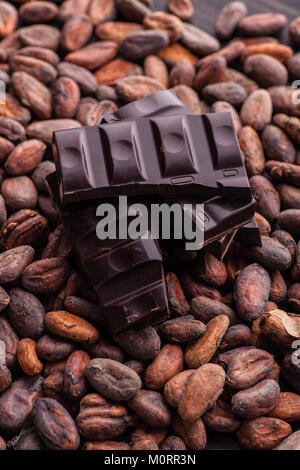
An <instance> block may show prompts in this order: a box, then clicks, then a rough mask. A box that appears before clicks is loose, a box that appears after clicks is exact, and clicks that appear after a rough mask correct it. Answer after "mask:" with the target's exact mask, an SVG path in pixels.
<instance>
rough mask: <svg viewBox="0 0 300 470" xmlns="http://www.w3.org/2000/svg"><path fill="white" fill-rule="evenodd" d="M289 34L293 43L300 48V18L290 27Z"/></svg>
mask: <svg viewBox="0 0 300 470" xmlns="http://www.w3.org/2000/svg"><path fill="white" fill-rule="evenodd" d="M289 34H290V38H291V41H292V42H293V44H295V46H296V47H298V48H299V47H300V17H299V16H298V18H295V19H294V20H293V21H292V22H291V23H290V26H289Z"/></svg>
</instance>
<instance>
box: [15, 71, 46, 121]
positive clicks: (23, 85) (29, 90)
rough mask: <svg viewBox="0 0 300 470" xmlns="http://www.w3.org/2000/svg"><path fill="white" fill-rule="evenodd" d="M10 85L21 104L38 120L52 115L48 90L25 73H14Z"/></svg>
mask: <svg viewBox="0 0 300 470" xmlns="http://www.w3.org/2000/svg"><path fill="white" fill-rule="evenodd" d="M11 79H12V85H13V87H14V90H15V92H16V94H17V95H18V97H19V99H20V101H21V103H22V104H23V105H24V106H27V107H28V108H29V109H31V110H32V112H33V113H34V114H35V115H36V116H37V117H38V118H40V119H49V118H51V115H52V97H51V92H50V91H49V89H48V88H47V87H46V86H45V85H44V84H43V83H42V82H40V81H39V80H37V79H36V78H34V77H32V76H31V75H29V74H28V73H26V72H14V73H13V74H12V77H11Z"/></svg>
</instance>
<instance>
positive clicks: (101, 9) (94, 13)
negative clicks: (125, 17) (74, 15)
mask: <svg viewBox="0 0 300 470" xmlns="http://www.w3.org/2000/svg"><path fill="white" fill-rule="evenodd" d="M88 13H89V17H90V18H91V20H92V23H93V24H94V25H95V26H96V25H97V24H99V23H102V22H103V21H107V20H109V19H114V18H115V16H116V5H115V2H114V0H92V1H91V3H90V5H89V9H88Z"/></svg>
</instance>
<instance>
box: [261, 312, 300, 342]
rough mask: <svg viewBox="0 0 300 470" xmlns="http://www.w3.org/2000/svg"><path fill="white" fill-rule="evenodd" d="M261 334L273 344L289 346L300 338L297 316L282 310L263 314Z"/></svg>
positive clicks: (299, 322)
mask: <svg viewBox="0 0 300 470" xmlns="http://www.w3.org/2000/svg"><path fill="white" fill-rule="evenodd" d="M260 328H261V332H262V333H263V334H264V335H266V336H267V337H268V338H270V339H271V340H272V341H274V342H275V343H279V344H282V345H284V346H289V347H290V346H291V345H292V343H293V341H295V340H297V339H299V337H300V330H299V328H300V321H299V316H298V315H293V314H291V313H286V312H284V311H283V310H278V309H275V310H271V311H269V312H267V313H264V314H263V315H262V318H261V322H260Z"/></svg>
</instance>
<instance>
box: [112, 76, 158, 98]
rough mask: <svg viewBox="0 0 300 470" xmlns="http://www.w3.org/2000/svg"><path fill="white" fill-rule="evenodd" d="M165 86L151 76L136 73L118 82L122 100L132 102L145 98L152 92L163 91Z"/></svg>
mask: <svg viewBox="0 0 300 470" xmlns="http://www.w3.org/2000/svg"><path fill="white" fill-rule="evenodd" d="M163 89H164V86H163V85H162V84H161V83H160V82H158V81H157V80H155V79H154V78H151V77H145V76H142V75H136V76H132V77H125V78H123V79H122V80H118V82H117V83H116V92H117V94H118V97H119V98H120V100H122V101H124V102H125V103H130V102H131V101H135V100H138V99H141V98H145V97H146V96H148V95H151V94H152V93H155V92H157V91H161V90H163Z"/></svg>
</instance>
